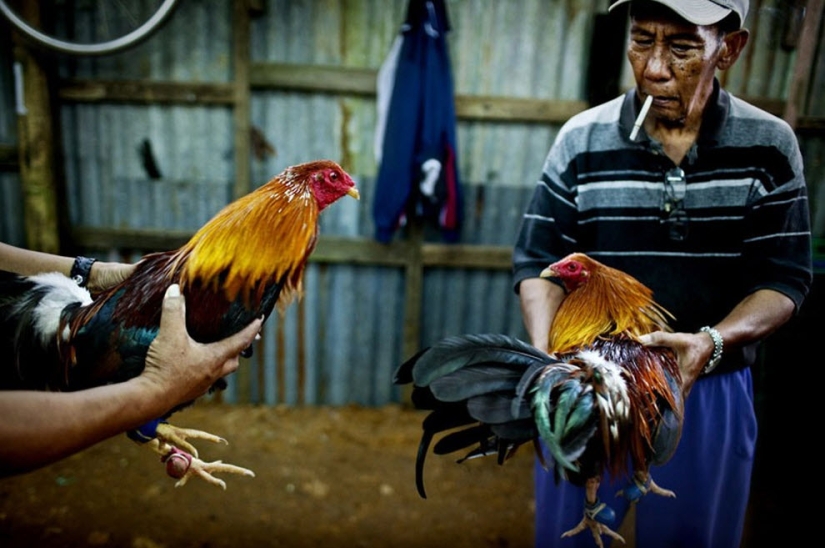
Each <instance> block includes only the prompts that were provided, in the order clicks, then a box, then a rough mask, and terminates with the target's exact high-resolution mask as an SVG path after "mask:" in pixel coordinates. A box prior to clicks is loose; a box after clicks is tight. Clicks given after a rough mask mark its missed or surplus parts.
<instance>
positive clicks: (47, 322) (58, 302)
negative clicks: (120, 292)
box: [29, 272, 92, 345]
mask: <svg viewBox="0 0 825 548" xmlns="http://www.w3.org/2000/svg"><path fill="white" fill-rule="evenodd" d="M29 279H30V280H31V281H33V282H35V283H36V284H37V285H38V287H39V288H41V289H43V288H45V289H46V291H47V292H46V294H45V296H44V297H43V298H42V299H41V300H40V302H39V303H37V306H36V307H35V309H34V318H35V320H34V322H35V332H36V333H39V334H40V337H41V341H40V342H41V343H42V344H44V345H45V344H48V343H49V341H50V340H53V339H54V337H55V336H56V335H57V328H58V326H59V325H60V313H61V312H62V311H63V309H64V308H66V307H67V306H68V305H70V304H72V303H80V305H81V306H85V305H87V304H89V303H91V302H92V296H91V294H90V293H89V291H88V290H86V289H84V288H82V287H80V286H78V285H77V284H76V283H75V282H74V280H72V279H71V278H69V277H67V276H65V275H63V274H61V273H60V272H49V273H46V274H37V275H35V276H29ZM63 338H64V339H65V338H66V334H65V333H64V334H63Z"/></svg>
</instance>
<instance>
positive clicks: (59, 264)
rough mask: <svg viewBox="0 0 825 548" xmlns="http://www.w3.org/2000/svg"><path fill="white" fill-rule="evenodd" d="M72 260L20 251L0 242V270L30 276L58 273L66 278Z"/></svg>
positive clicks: (47, 254)
mask: <svg viewBox="0 0 825 548" xmlns="http://www.w3.org/2000/svg"><path fill="white" fill-rule="evenodd" d="M73 263H74V259H73V258H71V257H63V256H60V255H52V254H50V253H41V252H40V251H31V250H28V249H21V248H19V247H14V246H11V245H8V244H4V243H2V242H0V269H2V270H7V271H9V272H15V273H17V274H21V275H23V276H31V275H34V274H40V273H42V272H60V273H62V274H65V275H66V276H68V275H69V273H70V272H71V270H72V264H73Z"/></svg>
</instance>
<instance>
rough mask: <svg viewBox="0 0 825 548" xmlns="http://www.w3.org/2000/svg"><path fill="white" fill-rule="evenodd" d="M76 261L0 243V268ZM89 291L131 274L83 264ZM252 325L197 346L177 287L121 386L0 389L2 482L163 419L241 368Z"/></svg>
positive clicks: (21, 269) (63, 266) (63, 267)
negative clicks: (141, 359) (142, 362)
mask: <svg viewBox="0 0 825 548" xmlns="http://www.w3.org/2000/svg"><path fill="white" fill-rule="evenodd" d="M73 264H74V259H72V258H69V257H61V256H58V255H51V254H48V253H40V252H36V251H30V250H26V249H21V248H17V247H14V246H10V245H7V244H3V243H0V269H3V270H8V271H12V272H17V273H18V274H24V275H30V274H36V273H38V272H52V271H55V272H63V273H64V274H66V275H68V274H70V272H72V270H73ZM85 264H87V268H86V270H85V271H84V275H85V276H87V277H88V281H87V282H88V286H89V287H91V288H96V289H103V288H105V287H108V286H110V285H113V284H115V283H117V282H118V281H120V280H122V279H124V278H125V277H126V276H128V274H129V273H130V272H131V271H132V270H133V269H134V266H133V265H126V264H121V263H107V262H95V263H94V265H92V264H91V263H89V262H86V263H85ZM260 327H261V320H255V321H253V322H252V323H251V324H249V325H248V326H247V327H246V328H244V329H243V330H241V331H239V332H238V333H236V334H235V335H233V336H231V337H227V338H226V339H224V340H222V341H218V342H215V343H211V344H200V343H198V342H196V341H194V340H193V339H192V338H191V337H189V334H188V333H187V332H186V309H185V303H184V299H183V296H182V295H181V294H180V288H179V287H178V286H177V285H172V286H170V287H169V289H168V290H167V292H166V295H165V297H164V299H163V311H162V314H161V321H160V330H159V331H158V334H157V336H156V337H155V340H154V341H152V344H151V345H150V346H149V351H148V353H147V355H146V367H145V368H144V370H143V372H142V373H141V374H140V375H139V376H138V377H135V378H133V379H130V380H128V381H125V382H122V383H116V384H110V385H107V386H100V387H97V388H90V389H88V390H80V391H77V392H37V391H29V390H0V417H2V420H0V477H4V476H8V475H12V474H19V473H23V472H28V471H31V470H34V469H36V468H39V467H42V466H45V465H47V464H51V463H53V462H56V461H58V460H60V459H63V458H65V457H67V456H69V455H71V454H73V453H76V452H78V451H81V450H83V449H86V448H88V447H90V446H92V445H94V444H96V443H98V442H100V441H103V440H105V439H107V438H110V437H112V436H114V435H116V434H120V433H123V432H126V431H128V430H131V429H134V428H137V427H139V426H141V425H143V424H146V423H147V422H149V421H151V420H154V419H156V418H158V417H160V416H163V415H164V414H165V413H167V412H168V411H169V410H170V409H172V408H174V407H176V406H177V405H179V404H181V403H184V402H187V401H191V400H193V399H195V398H198V397H200V396H202V395H203V394H205V393H206V392H207V391H208V390H209V387H210V386H212V384H213V383H214V382H215V381H217V380H218V379H219V378H221V377H225V376H226V375H228V374H230V373H232V372H233V371H235V370H236V369H237V368H238V355H239V354H240V352H241V351H242V350H243V349H244V348H246V347H248V346H249V345H250V344H251V343H252V341H253V339H254V338H255V337H256V336H257V333H258V331H259V330H260Z"/></svg>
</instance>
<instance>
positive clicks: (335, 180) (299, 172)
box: [283, 160, 360, 211]
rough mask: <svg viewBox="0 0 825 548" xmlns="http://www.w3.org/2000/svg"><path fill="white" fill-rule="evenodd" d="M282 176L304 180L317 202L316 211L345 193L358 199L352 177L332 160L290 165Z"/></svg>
mask: <svg viewBox="0 0 825 548" xmlns="http://www.w3.org/2000/svg"><path fill="white" fill-rule="evenodd" d="M283 176H284V178H285V179H287V180H298V181H306V184H307V185H308V186H309V188H310V191H311V192H312V195H313V196H314V197H315V201H317V202H318V211H321V210H322V209H324V208H325V207H327V206H328V205H330V204H331V203H333V202H335V201H336V200H338V198H341V197H342V196H344V195H345V194H346V195H349V196H351V197H353V198H355V199H356V200H358V199H360V194H359V193H358V189H357V188H355V182H354V181H353V180H352V177H350V176H349V174H347V172H346V171H344V170H343V169H341V166H339V165H338V164H336V163H335V162H333V161H332V160H316V161H314V162H306V163H303V164H298V165H295V166H291V167H289V168H287V169H286V170H285V171H284V175H283Z"/></svg>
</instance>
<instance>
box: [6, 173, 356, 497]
mask: <svg viewBox="0 0 825 548" xmlns="http://www.w3.org/2000/svg"><path fill="white" fill-rule="evenodd" d="M344 195H350V196H352V197H354V198H356V199H357V198H358V197H359V195H358V191H357V190H356V188H355V183H354V182H353V180H352V178H351V177H350V176H349V175H348V174H347V173H346V172H345V171H344V170H343V169H342V168H341V167H340V166H339V165H338V164H336V163H335V162H332V161H329V160H320V161H315V162H308V163H304V164H300V165H295V166H292V167H288V168H286V169H285V170H284V171H283V172H282V173H281V174H279V175H277V176H276V177H274V178H273V179H272V180H271V181H269V182H268V183H266V184H264V185H262V186H261V187H259V188H258V189H256V190H254V191H252V192H250V193H249V194H247V195H246V196H244V197H241V198H239V199H238V200H236V201H234V202H233V203H230V204H229V205H227V206H226V207H224V208H223V209H222V210H221V211H220V212H218V213H217V214H216V215H215V216H214V217H213V218H212V219H211V220H210V221H209V222H208V223H207V224H205V225H204V226H203V227H202V228H201V229H200V230H198V231H197V232H196V233H195V234H194V235H193V236H192V238H191V239H190V240H189V241H188V242H187V243H186V244H184V245H183V246H182V247H180V248H179V249H177V250H174V251H167V252H159V253H152V254H148V255H146V256H144V257H143V258H142V259H141V260H140V261H139V262H138V263H137V265H136V266H135V270H134V272H133V274H132V275H131V276H130V277H129V278H127V279H126V280H125V281H123V282H122V283H120V284H118V285H116V286H113V287H111V288H109V289H107V290H105V291H103V292H101V293H100V294H98V295H95V296H94V297H92V295H91V294H90V293H89V292H88V291H86V290H85V289H83V288H80V287H78V286H77V285H76V284H75V283H74V282H73V281H72V280H71V279H70V278H68V277H66V276H64V275H62V274H58V273H46V274H41V275H35V276H29V277H23V276H18V275H16V274H12V273H10V272H5V271H0V328H2V330H1V331H0V332H1V333H2V334H0V364H1V365H0V389H9V390H13V389H29V390H55V391H73V390H81V389H84V388H89V387H93V386H98V385H102V384H107V383H115V382H121V381H124V380H126V379H129V378H132V377H135V376H137V375H139V374H140V373H141V371H142V370H143V366H144V359H145V357H146V352H147V349H148V347H149V345H150V343H151V342H152V340H153V339H154V337H155V335H156V334H157V331H158V328H159V323H160V312H161V308H162V306H161V304H162V301H163V296H164V292H165V291H166V288H167V287H168V286H169V285H170V284H173V283H176V284H179V285H180V288H181V291H182V293H183V295H184V296H185V298H186V325H187V329H188V331H189V334H190V336H191V337H192V338H193V339H195V340H196V341H199V342H204V343H206V342H212V341H217V340H220V339H223V338H225V337H227V336H229V335H231V334H233V333H236V332H238V331H240V330H241V329H242V328H243V327H244V326H246V325H248V324H249V323H250V322H251V321H252V320H254V319H255V318H258V317H264V318H266V317H268V316H269V315H270V313H271V312H272V310H273V309H274V308H275V307H276V306H277V307H279V308H280V309H283V308H285V307H286V306H287V305H288V304H289V303H290V302H291V301H292V300H293V299H294V298H296V297H298V296H300V293H301V290H302V278H303V273H304V269H305V267H306V264H307V261H308V259H309V256H310V254H311V253H312V251H313V250H314V248H315V245H316V242H317V236H318V214H319V213H320V212H321V211H322V210H323V209H324V208H325V207H327V206H329V205H330V204H332V203H333V202H335V201H336V200H338V199H339V198H341V197H342V196H344ZM225 386H226V382H225V381H224V380H223V379H221V381H220V382H219V383H216V384H215V385H214V386H213V390H220V389H223V388H225ZM186 405H188V404H185V405H183V406H179V407H178V408H175V409H171V410H169V413H168V414H167V415H166V416H164V417H159V418H158V420H157V421H154V422H153V423H151V424H149V425H146V426H145V427H143V428H141V429H139V430H138V431H135V432H130V437H132V438H133V439H135V440H137V441H142V442H146V443H147V445H149V447H151V448H152V449H154V450H155V451H157V452H158V453H160V454H161V456H162V460H163V462H165V463H166V464H167V471H168V472H169V474H170V475H171V476H173V477H175V478H177V479H178V480H179V481H178V483H177V484H178V485H183V484H184V483H186V481H187V480H188V479H189V478H191V477H194V476H198V477H201V478H203V479H205V480H207V481H208V482H210V483H213V484H216V485H219V486H220V487H223V488H225V487H226V485H225V483H224V482H223V481H222V480H220V479H218V478H215V477H214V476H213V475H212V474H213V473H216V472H230V473H238V474H244V475H254V474H253V473H252V472H251V471H249V470H246V469H244V468H240V467H237V466H232V465H229V464H224V463H221V462H220V461H217V462H212V463H207V462H203V461H201V460H199V459H198V458H197V451H196V450H195V448H194V447H193V446H192V445H191V444H190V443H189V442H187V441H186V440H187V438H193V439H206V440H210V441H224V440H223V439H222V438H219V437H217V436H213V435H211V434H208V433H206V432H201V431H197V430H188V429H182V428H177V427H174V426H172V425H171V424H169V423H167V422H166V419H167V417H168V416H169V415H171V414H172V413H174V412H175V411H177V410H179V409H180V408H181V407H185V406H186Z"/></svg>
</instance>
